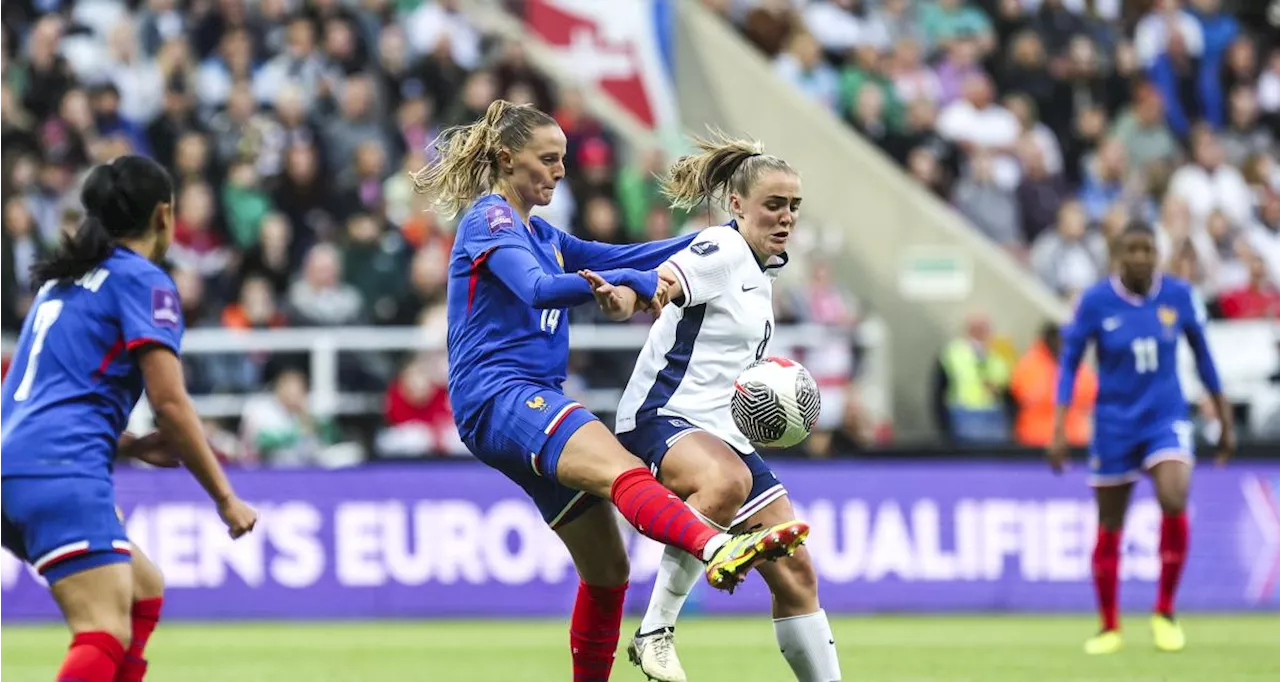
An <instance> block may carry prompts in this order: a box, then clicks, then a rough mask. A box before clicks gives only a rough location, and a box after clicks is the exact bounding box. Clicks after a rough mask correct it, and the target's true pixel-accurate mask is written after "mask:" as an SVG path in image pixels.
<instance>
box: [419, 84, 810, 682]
mask: <svg viewBox="0 0 1280 682" xmlns="http://www.w3.org/2000/svg"><path fill="white" fill-rule="evenodd" d="M566 144H567V142H566V138H565V135H564V132H563V131H561V130H560V127H559V126H558V125H557V124H556V122H555V119H553V118H551V117H550V116H548V115H547V114H545V113H543V112H541V111H539V110H537V109H535V108H533V107H530V106H516V105H512V104H510V103H508V102H504V101H496V102H494V103H493V104H491V105H490V106H489V108H488V110H487V111H486V112H485V115H484V117H483V118H482V119H481V120H479V121H477V122H475V123H473V124H471V125H468V126H462V127H459V128H455V129H451V130H449V131H446V132H445V133H444V134H442V135H441V138H440V139H439V140H438V141H437V143H436V146H437V150H438V151H439V159H438V161H437V163H436V164H434V165H432V166H429V167H427V168H425V169H423V170H422V171H420V172H419V173H417V174H416V175H415V178H414V180H415V186H416V188H417V190H418V191H419V192H421V193H424V194H427V195H429V196H431V197H432V199H433V200H434V202H435V203H436V204H437V205H438V206H439V207H440V209H441V210H442V212H443V213H444V214H445V215H454V214H456V213H457V212H459V211H461V210H463V209H465V213H464V215H463V216H462V219H461V221H460V222H459V225H458V231H457V237H456V240H455V242H454V247H453V253H452V255H451V258H450V263H449V286H448V294H447V298H448V320H449V333H448V353H449V394H450V400H451V402H452V404H453V410H454V418H455V420H456V422H457V425H458V430H459V432H460V434H461V436H462V439H463V442H464V443H466V445H467V447H468V448H469V449H470V450H471V451H472V452H473V453H474V454H475V455H476V457H477V458H478V459H479V460H481V461H482V462H484V463H485V464H487V465H489V466H491V467H493V468H495V469H498V470H499V471H501V472H502V473H504V474H505V475H506V476H507V477H508V478H510V479H511V480H512V481H514V482H515V483H517V484H519V485H520V486H521V487H522V488H524V490H525V492H527V493H528V494H529V496H530V497H531V498H532V499H533V501H534V503H535V504H536V505H537V507H538V509H539V510H540V511H541V512H542V515H543V518H544V519H545V520H546V521H547V522H548V523H549V524H550V525H551V527H552V528H553V529H554V530H555V531H556V533H557V535H558V536H559V537H560V538H561V540H562V541H563V542H564V543H565V545H566V547H567V548H568V550H569V553H570V555H571V556H572V557H573V561H574V565H575V566H576V567H577V569H578V573H579V575H580V577H581V583H580V585H579V589H578V598H577V601H576V602H575V605H574V613H573V621H572V626H571V628H570V642H571V648H572V652H573V663H574V679H575V680H579V681H580V682H586V681H589V680H607V679H608V677H609V671H610V669H611V667H612V663H613V655H614V652H615V651H616V650H617V644H618V638H619V626H620V624H621V620H622V603H623V599H624V597H625V593H626V585H627V579H628V574H629V568H628V565H627V555H626V552H625V549H624V546H623V543H622V538H621V535H620V534H619V532H618V527H617V524H616V522H615V521H614V515H613V513H612V511H611V510H609V509H608V507H607V506H606V505H602V504H599V502H600V501H601V500H612V501H613V503H614V505H615V506H616V507H617V509H618V511H619V512H621V514H622V516H623V517H624V518H626V519H627V521H628V522H630V523H631V525H632V526H633V527H635V528H636V530H638V531H639V532H640V533H642V534H644V535H646V536H648V537H650V538H653V539H654V540H657V541H659V542H662V543H664V544H670V545H675V546H678V547H680V548H681V549H683V550H685V551H687V552H689V553H690V554H693V555H694V556H697V557H699V558H700V559H702V560H703V561H704V562H705V563H706V564H707V568H706V575H707V579H708V581H709V582H711V584H712V585H713V586H715V587H718V588H721V589H731V588H732V587H734V586H735V585H736V584H737V583H738V582H739V581H740V580H741V579H742V578H743V577H744V575H745V574H746V572H747V571H749V570H750V569H751V568H752V567H754V566H755V565H757V564H759V563H760V562H762V561H766V560H769V559H772V558H776V557H779V556H782V555H784V554H786V553H787V552H788V551H791V550H793V549H794V545H795V544H797V542H798V539H802V538H803V535H804V534H807V532H808V528H807V526H804V525H803V524H801V523H799V522H791V523H788V524H779V525H778V526H774V527H771V528H768V529H764V530H761V531H756V532H751V533H746V534H743V535H738V536H729V535H727V534H725V533H721V532H719V531H717V530H716V529H713V528H712V527H710V526H709V525H707V524H705V523H703V522H702V521H701V520H700V519H699V518H698V516H697V515H695V514H694V513H693V512H692V511H691V510H690V509H689V508H688V507H687V506H686V505H685V504H684V502H683V501H681V500H680V499H679V498H678V497H676V496H675V495H672V494H671V492H670V491H669V490H667V489H666V488H664V487H663V486H662V484H661V483H659V482H658V481H657V479H655V478H654V476H653V474H652V473H651V472H650V471H649V468H648V467H647V466H645V464H644V463H643V462H642V461H640V460H639V459H638V458H636V457H635V456H634V455H632V454H631V453H629V452H627V451H626V450H625V449H624V448H623V447H622V446H621V445H620V444H619V443H618V441H617V439H615V438H614V436H613V434H612V433H611V432H610V431H609V429H607V428H606V427H605V426H604V425H603V424H601V423H600V421H599V420H598V419H597V418H596V417H595V415H593V414H591V413H590V412H589V411H588V410H587V409H585V408H584V407H582V405H580V404H578V403H577V402H575V401H573V400H571V399H570V398H568V397H567V396H565V395H564V392H563V390H562V388H561V385H562V383H563V382H564V379H565V375H566V372H567V368H568V357H569V335H568V326H567V324H566V322H567V320H566V319H565V318H566V315H565V313H566V312H567V311H566V309H567V308H569V307H572V306H575V305H580V304H583V303H589V302H591V301H593V300H594V301H596V302H598V303H599V304H600V305H601V307H602V308H603V309H604V310H605V311H606V313H608V314H609V316H610V317H611V318H614V319H623V318H626V317H629V316H630V315H631V314H633V313H634V312H635V311H636V310H637V309H645V308H648V309H653V310H655V311H657V310H660V309H661V307H662V306H663V305H664V304H665V303H666V301H665V285H663V284H662V283H660V282H659V278H658V275H657V272H656V271H655V269H656V268H657V267H658V266H659V265H660V264H661V263H663V262H664V261H666V259H667V257H668V256H670V255H671V254H673V253H675V252H677V251H679V250H680V249H682V248H684V247H685V246H687V245H688V244H689V243H690V242H691V241H692V237H684V238H675V239H669V240H666V241H662V242H656V243H653V244H640V245H633V246H614V245H609V244H602V243H596V242H586V241H582V240H579V239H575V238H574V237H572V236H570V235H568V234H565V233H564V232H561V231H560V230H557V229H556V228H554V227H552V226H551V225H549V224H548V223H547V222H546V221H544V220H541V219H540V218H536V217H531V216H530V211H531V209H533V208H534V207H535V206H545V205H547V204H548V203H550V201H551V198H552V195H553V192H554V191H555V187H556V185H557V183H559V181H560V180H561V179H562V178H563V177H564V172H565V171H564V156H565V147H566ZM595 271H599V272H595ZM741 503H742V499H737V500H732V501H729V504H731V505H732V506H734V507H736V506H738V505H740V504H741Z"/></svg>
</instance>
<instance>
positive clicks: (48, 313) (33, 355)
mask: <svg viewBox="0 0 1280 682" xmlns="http://www.w3.org/2000/svg"><path fill="white" fill-rule="evenodd" d="M61 314H62V301H59V300H57V299H54V300H52V301H45V302H44V303H41V304H40V307H38V308H36V319H35V320H34V321H33V322H32V327H34V329H33V331H35V337H34V338H32V340H31V351H30V353H29V354H28V355H27V369H26V371H24V372H23V373H22V383H20V384H18V389H17V390H16V391H14V392H13V399H14V400H16V401H18V402H22V401H24V400H26V399H27V398H30V397H31V389H32V387H33V386H35V383H36V365H38V364H39V362H40V351H42V350H44V339H45V337H46V336H48V335H49V329H50V328H51V327H53V323H54V322H57V321H58V316H59V315H61Z"/></svg>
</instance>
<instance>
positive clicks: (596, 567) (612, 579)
mask: <svg viewBox="0 0 1280 682" xmlns="http://www.w3.org/2000/svg"><path fill="white" fill-rule="evenodd" d="M578 575H579V577H581V578H582V581H583V582H585V583H586V584H588V585H591V586H592V587H614V586H617V585H621V584H623V583H625V582H627V580H628V579H629V578H630V577H631V561H630V560H629V559H627V555H626V553H625V552H617V553H612V552H611V553H610V554H609V556H602V557H600V558H599V559H595V560H592V561H591V562H590V563H589V565H584V566H579V567H578Z"/></svg>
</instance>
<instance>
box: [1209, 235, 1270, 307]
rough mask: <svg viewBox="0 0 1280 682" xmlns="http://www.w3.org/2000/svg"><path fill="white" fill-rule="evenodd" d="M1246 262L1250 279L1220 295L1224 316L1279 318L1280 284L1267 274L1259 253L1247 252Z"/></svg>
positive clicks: (1219, 299)
mask: <svg viewBox="0 0 1280 682" xmlns="http://www.w3.org/2000/svg"><path fill="white" fill-rule="evenodd" d="M1244 261H1245V266H1246V267H1247V268H1248V275H1249V280H1248V282H1246V283H1245V285H1244V286H1241V287H1239V288H1235V289H1231V290H1228V291H1225V292H1223V293H1222V295H1221V296H1220V297H1219V298H1218V307H1219V308H1220V309H1221V310H1222V316H1223V317H1225V318H1227V319H1228V320H1250V319H1253V320H1265V319H1273V320H1277V321H1280V286H1277V284H1276V283H1275V281H1273V280H1272V279H1271V277H1270V276H1269V275H1268V273H1267V266H1266V263H1264V262H1263V261H1262V258H1261V257H1259V256H1258V255H1257V254H1255V253H1253V252H1251V251H1246V253H1245V256H1244Z"/></svg>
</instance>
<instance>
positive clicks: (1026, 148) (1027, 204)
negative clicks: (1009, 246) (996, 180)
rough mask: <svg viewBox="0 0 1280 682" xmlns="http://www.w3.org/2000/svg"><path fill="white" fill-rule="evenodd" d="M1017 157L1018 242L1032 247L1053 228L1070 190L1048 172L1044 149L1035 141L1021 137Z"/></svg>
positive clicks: (1064, 180)
mask: <svg viewBox="0 0 1280 682" xmlns="http://www.w3.org/2000/svg"><path fill="white" fill-rule="evenodd" d="M1018 158H1019V159H1020V160H1021V162H1022V179H1021V181H1020V182H1019V183H1018V189H1017V193H1016V199H1017V206H1018V209H1019V213H1018V222H1017V229H1018V235H1019V237H1020V241H1021V243H1023V244H1031V243H1032V242H1034V241H1035V239H1036V237H1038V236H1039V235H1040V233H1041V232H1043V231H1044V230H1045V229H1046V228H1048V227H1050V226H1051V225H1053V221H1054V220H1055V218H1056V216H1057V214H1058V209H1059V208H1061V207H1062V204H1063V202H1065V201H1066V200H1067V199H1068V198H1069V197H1070V189H1069V188H1068V186H1067V181H1066V179H1065V178H1063V177H1062V175H1061V174H1059V173H1054V172H1051V171H1050V169H1049V167H1048V164H1047V163H1046V162H1045V157H1044V149H1043V147H1042V146H1041V145H1040V144H1038V143H1037V142H1036V141H1034V140H1032V139H1029V138H1025V137H1024V138H1023V139H1022V140H1021V141H1020V142H1019V143H1018Z"/></svg>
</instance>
